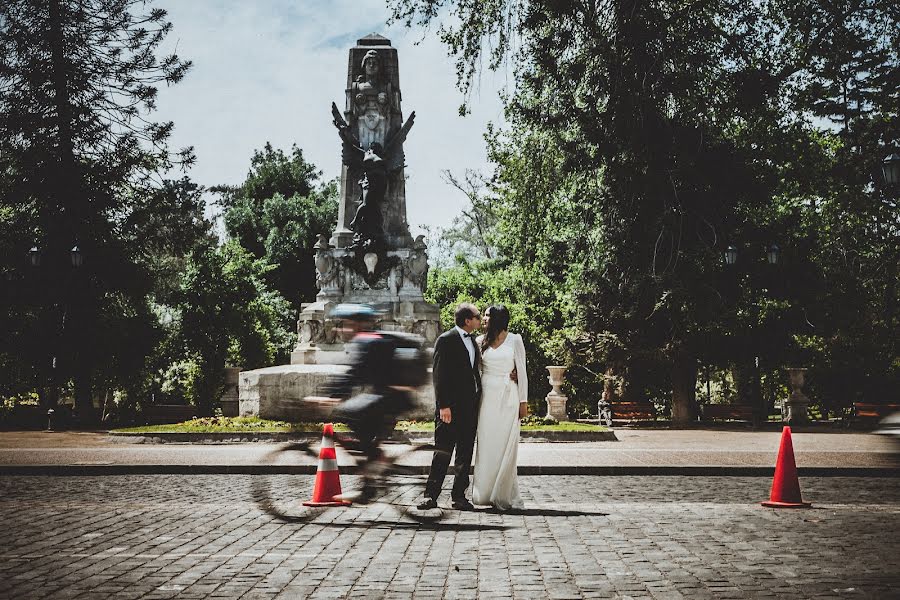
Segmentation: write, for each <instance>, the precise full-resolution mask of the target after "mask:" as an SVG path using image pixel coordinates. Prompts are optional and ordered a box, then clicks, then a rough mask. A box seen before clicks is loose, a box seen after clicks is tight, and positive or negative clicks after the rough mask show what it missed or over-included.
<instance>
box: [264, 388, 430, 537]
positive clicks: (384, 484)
mask: <svg viewBox="0 0 900 600" xmlns="http://www.w3.org/2000/svg"><path fill="white" fill-rule="evenodd" d="M311 401H313V402H315V400H311ZM333 439H334V441H335V446H336V447H337V446H340V447H341V448H343V449H344V450H346V451H347V452H348V453H349V454H350V456H351V457H353V458H354V462H355V464H354V465H351V466H350V467H349V469H348V468H346V467H345V468H344V471H345V473H346V472H350V473H351V474H352V473H354V472H355V473H359V472H363V471H364V470H365V469H366V468H367V467H372V465H370V464H369V462H370V461H368V460H366V459H367V458H368V457H366V456H365V455H364V454H363V453H362V452H361V451H360V450H359V448H358V445H357V443H356V442H355V439H354V438H353V437H352V434H350V433H345V432H335V434H334V438H333ZM379 446H380V448H381V450H382V452H381V457H380V458H379V460H378V463H377V465H375V466H377V467H378V468H377V469H369V485H371V486H372V487H373V488H374V495H373V497H372V498H370V499H367V500H366V501H365V502H360V503H354V504H351V505H350V506H351V507H352V506H369V505H383V506H386V507H387V508H389V509H390V510H391V511H392V512H394V513H395V514H396V515H397V516H398V517H400V518H404V517H406V518H409V519H412V520H413V521H417V522H420V523H422V522H435V521H439V520H440V519H441V518H443V511H442V510H441V509H440V508H438V509H434V510H432V511H427V512H421V511H418V510H417V509H416V508H415V506H416V503H417V501H418V497H419V496H420V495H421V494H419V493H418V491H417V490H418V487H419V486H414V487H412V488H410V487H409V486H408V485H403V483H405V482H403V481H398V479H399V478H403V477H416V478H419V477H420V476H421V466H420V465H419V463H422V464H426V465H430V464H431V456H432V453H433V452H434V450H435V447H434V445H433V444H428V443H413V444H411V445H409V446H408V447H405V448H403V449H402V450H401V451H399V452H387V451H386V450H388V449H390V448H393V447H394V444H393V443H391V442H386V441H382V442H381V443H380V445H379ZM423 452H427V453H428V456H427V460H419V459H415V458H414V457H416V456H423V458H424V456H425V455H422V454H420V453H423ZM360 457H362V460H360ZM309 458H314V459H316V460H317V461H318V458H319V450H318V445H317V444H315V443H314V442H312V441H306V440H304V441H297V442H289V443H286V444H284V445H282V446H280V447H278V448H275V449H274V450H272V451H271V452H268V453H266V454H265V455H264V456H263V458H262V464H264V465H274V464H294V465H296V464H301V462H308V460H305V459H309ZM270 477H271V476H270V475H259V476H256V477H254V479H253V483H252V488H253V496H254V499H255V500H256V502H257V504H258V505H259V507H260V508H261V509H262V510H263V511H264V512H266V513H267V514H269V515H271V516H273V517H276V518H278V519H280V520H284V521H290V522H306V521H311V520H314V519H316V518H317V517H318V516H319V515H322V514H323V513H325V512H326V511H328V510H332V509H333V508H334V507H327V506H324V507H323V506H304V505H303V504H301V499H300V498H297V497H296V496H293V497H291V495H290V493H289V492H290V490H285V489H283V488H279V489H276V488H275V487H273V486H272V482H271V481H270ZM414 490H415V493H413V491H414ZM342 510H343V508H342Z"/></svg>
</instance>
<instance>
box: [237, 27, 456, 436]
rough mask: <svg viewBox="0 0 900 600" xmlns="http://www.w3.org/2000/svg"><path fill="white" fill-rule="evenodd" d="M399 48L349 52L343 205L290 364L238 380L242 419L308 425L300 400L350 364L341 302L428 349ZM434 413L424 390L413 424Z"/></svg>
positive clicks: (319, 248) (340, 137)
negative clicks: (337, 315)
mask: <svg viewBox="0 0 900 600" xmlns="http://www.w3.org/2000/svg"><path fill="white" fill-rule="evenodd" d="M400 102H401V94H400V77H399V63H398V61H397V49H396V48H394V47H392V46H391V42H390V40H388V39H386V38H384V37H382V36H380V35H376V34H372V35H368V36H366V37H364V38H362V39H360V40H358V41H357V45H356V46H354V47H353V48H351V49H350V58H349V64H348V67H347V88H346V90H345V99H344V110H343V111H341V110H340V109H339V108H338V106H337V105H336V104H334V103H332V105H331V116H332V119H333V123H334V126H335V128H336V129H337V135H336V136H335V142H336V144H335V149H337V143H338V142H339V143H340V144H341V162H342V168H341V196H340V204H339V207H338V221H337V228H336V229H335V231H334V232H332V234H331V237H330V238H329V236H328V235H327V234H325V233H324V232H323V233H321V234H319V236H318V241H317V242H316V244H315V246H314V248H312V249H310V250H311V251H313V252H315V266H316V285H317V287H318V288H319V291H318V294H316V299H315V302H312V303H308V304H304V305H302V310H301V312H300V318H299V320H298V323H297V337H298V341H297V345H296V347H295V348H294V351H293V352H292V353H291V364H290V365H281V366H276V367H268V368H265V369H256V370H254V371H245V372H242V373H241V374H240V383H239V396H240V412H241V414H242V415H251V414H255V415H259V416H260V417H263V418H274V419H288V420H299V419H304V418H308V415H306V414H304V413H303V403H302V402H300V400H301V399H302V398H303V397H304V396H307V395H316V394H317V391H318V388H319V386H321V384H322V383H324V382H325V381H326V380H327V378H328V377H329V376H331V375H334V374H335V373H338V372H340V371H341V370H342V369H343V368H344V367H343V366H342V365H343V363H345V362H346V360H347V358H348V355H347V353H346V352H345V350H344V345H343V343H342V341H341V339H340V336H339V335H337V331H336V327H337V326H338V325H339V323H337V322H335V320H334V319H332V318H331V312H332V310H333V308H334V307H335V306H336V305H338V304H340V303H343V302H354V303H366V304H370V305H372V306H374V307H375V308H377V309H379V310H380V311H381V314H382V317H381V320H380V321H379V322H378V323H376V328H378V329H382V330H387V331H399V332H404V333H414V334H417V335H420V336H422V337H423V338H424V339H425V343H426V346H427V347H432V346H433V345H434V342H435V340H436V339H437V336H438V335H439V334H440V311H439V309H438V307H437V306H435V305H433V304H430V303H428V302H426V301H425V298H424V295H423V294H424V291H425V285H426V281H427V279H428V254H427V247H426V245H425V241H424V236H421V235H420V236H418V237H416V238H415V239H413V238H412V236H411V235H410V233H409V225H408V223H407V220H406V179H405V175H404V172H403V171H404V167H405V165H406V157H405V154H404V152H403V142H404V141H405V140H406V137H407V136H408V135H409V133H410V130H411V129H412V127H413V123H414V122H415V113H414V112H413V113H410V115H409V117H408V118H407V119H406V120H404V119H403V113H402V111H401V107H400ZM433 414H434V396H433V391H432V390H431V388H430V387H427V388H423V389H422V390H421V393H420V394H419V409H418V410H417V411H414V412H413V413H412V414H411V416H413V417H430V416H432V415H433Z"/></svg>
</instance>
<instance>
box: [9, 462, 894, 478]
mask: <svg viewBox="0 0 900 600" xmlns="http://www.w3.org/2000/svg"><path fill="white" fill-rule="evenodd" d="M429 469H430V467H429V466H428V465H417V466H411V467H404V471H406V472H408V473H409V474H411V475H427V474H428V471H429ZM316 470H317V465H315V464H309V465H0V477H16V476H57V477H59V476H64V477H68V476H96V475H315V474H316ZM340 470H341V473H343V474H345V475H354V474H356V473H358V472H359V471H360V467H358V466H356V465H346V466H341V467H340ZM797 471H798V474H799V475H800V476H803V477H888V478H896V477H900V467H798V469H797ZM453 472H454V469H453V468H452V467H451V468H450V471H448V473H453ZM774 473H775V467H753V466H667V467H663V466H645V467H642V466H631V467H626V466H577V465H553V466H537V465H535V466H520V467H519V468H518V474H519V475H586V476H679V477H772V476H773V475H774Z"/></svg>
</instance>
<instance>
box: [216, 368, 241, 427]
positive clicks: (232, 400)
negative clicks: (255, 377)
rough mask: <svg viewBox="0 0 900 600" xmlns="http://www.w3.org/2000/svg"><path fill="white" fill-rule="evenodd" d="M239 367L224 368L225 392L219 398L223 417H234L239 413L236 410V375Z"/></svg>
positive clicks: (238, 372)
mask: <svg viewBox="0 0 900 600" xmlns="http://www.w3.org/2000/svg"><path fill="white" fill-rule="evenodd" d="M240 372H241V368H240V367H225V391H224V392H223V393H222V397H221V398H219V405H220V406H221V407H222V416H223V417H236V416H238V414H239V413H240V410H239V409H238V375H239V374H240Z"/></svg>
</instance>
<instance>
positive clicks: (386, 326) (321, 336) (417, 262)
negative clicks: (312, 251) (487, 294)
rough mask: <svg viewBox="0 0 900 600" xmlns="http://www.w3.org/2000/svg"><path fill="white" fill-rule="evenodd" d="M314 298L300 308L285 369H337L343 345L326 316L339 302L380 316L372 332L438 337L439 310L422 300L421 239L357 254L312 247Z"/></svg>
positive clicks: (430, 341) (424, 264)
mask: <svg viewBox="0 0 900 600" xmlns="http://www.w3.org/2000/svg"><path fill="white" fill-rule="evenodd" d="M315 262H316V271H317V283H318V285H319V293H318V295H317V296H316V301H315V302H313V303H311V304H306V305H304V306H303V310H302V312H301V313H300V319H299V321H298V323H297V334H298V342H297V346H296V347H295V348H294V352H293V353H291V364H307V365H308V364H340V363H343V362H344V361H345V358H346V357H345V356H344V346H343V343H342V342H341V339H340V336H339V335H338V332H337V330H336V327H338V326H339V325H340V324H339V323H337V322H336V321H334V320H333V319H332V318H331V311H332V310H333V309H334V307H335V306H337V305H338V304H340V303H344V302H354V303H362V304H370V305H372V306H374V307H375V308H377V309H379V310H380V311H381V312H382V315H381V319H380V320H379V321H378V322H377V323H376V324H375V327H376V329H380V330H383V331H398V332H403V333H414V334H416V335H419V336H421V337H422V338H423V339H424V340H425V344H426V346H428V347H431V346H433V345H434V342H435V340H436V339H437V336H438V335H439V334H440V310H439V309H438V307H437V306H435V305H433V304H429V303H428V302H426V301H425V298H424V295H423V292H424V289H425V283H426V280H427V277H428V256H427V254H426V247H425V242H424V239H423V236H419V237H418V238H417V239H416V241H415V242H413V247H412V248H408V249H407V248H402V249H397V250H386V251H382V252H362V251H359V250H354V249H351V248H332V247H330V246H329V244H328V242H327V241H325V236H320V237H319V242H318V243H317V244H316V260H315Z"/></svg>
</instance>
